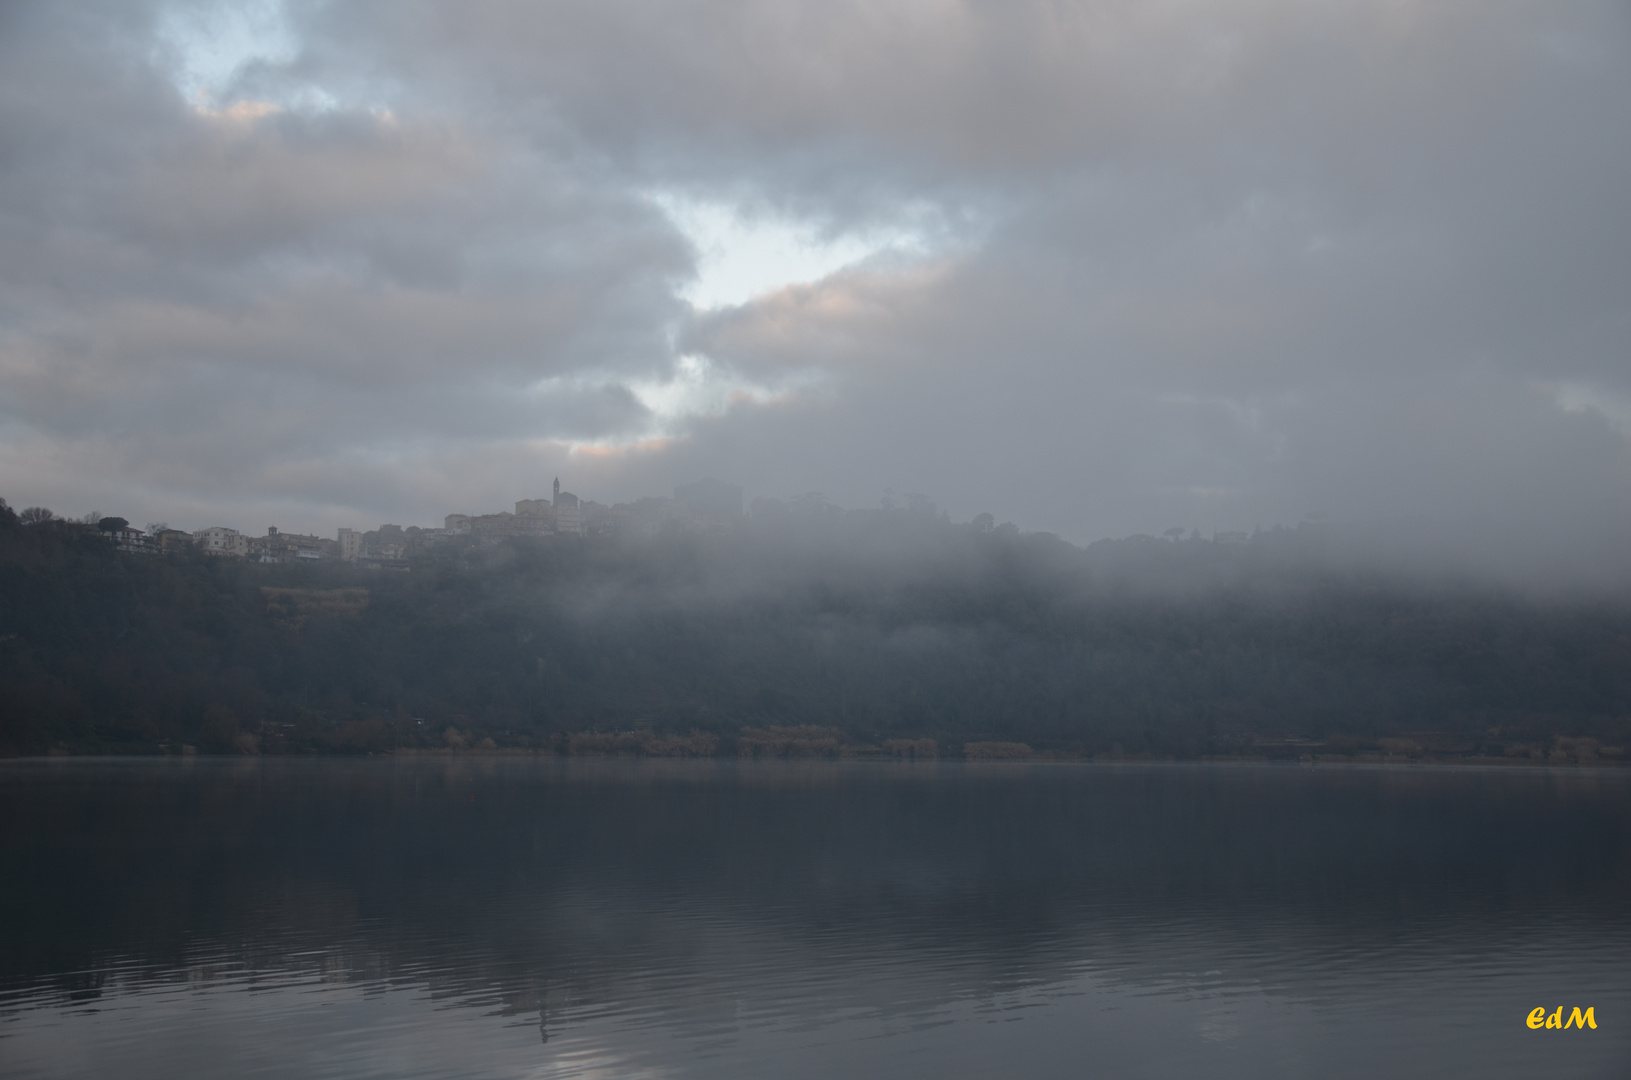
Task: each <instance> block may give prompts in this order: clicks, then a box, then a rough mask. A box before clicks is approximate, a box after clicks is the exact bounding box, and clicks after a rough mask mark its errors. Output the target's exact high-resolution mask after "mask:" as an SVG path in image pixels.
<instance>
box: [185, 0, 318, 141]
mask: <svg viewBox="0 0 1631 1080" xmlns="http://www.w3.org/2000/svg"><path fill="white" fill-rule="evenodd" d="M158 35H159V40H160V41H161V42H162V43H163V44H164V46H166V47H167V48H168V50H169V53H170V56H171V57H173V62H174V69H173V76H172V77H173V79H174V82H175V86H176V89H177V90H179V91H180V92H181V95H182V97H184V98H185V99H186V100H187V101H189V102H191V103H192V105H193V106H194V107H195V108H197V109H198V110H199V111H201V112H208V113H211V114H214V115H221V114H225V113H227V112H229V111H230V110H231V108H233V107H234V103H233V101H232V100H231V97H232V89H233V82H234V80H235V79H236V78H237V77H238V75H239V73H240V72H242V71H243V70H244V68H246V67H248V66H250V65H251V64H256V63H261V64H267V65H273V66H277V65H283V64H289V63H291V62H293V61H294V59H295V58H296V57H297V56H298V55H299V52H300V43H299V40H298V39H297V38H296V37H295V33H294V29H293V27H292V26H291V25H290V23H289V15H288V11H287V10H286V8H285V5H284V2H283V0H236V2H227V3H214V4H204V5H188V6H182V5H176V6H173V7H171V8H169V9H168V10H167V11H166V12H165V13H164V15H163V17H162V18H161V19H160V22H159V29H158ZM253 104H257V105H264V104H266V103H262V102H257V103H253ZM271 104H273V105H275V106H277V107H280V108H287V109H297V110H303V111H324V110H327V109H332V108H334V107H336V106H337V105H338V104H339V102H338V101H337V100H336V99H335V97H334V95H332V94H330V93H329V92H328V91H326V90H324V89H323V88H322V87H320V86H316V85H311V84H307V85H303V86H297V87H294V88H291V89H290V90H288V91H286V92H285V93H282V94H279V95H277V98H276V100H274V101H273V102H272V103H271Z"/></svg>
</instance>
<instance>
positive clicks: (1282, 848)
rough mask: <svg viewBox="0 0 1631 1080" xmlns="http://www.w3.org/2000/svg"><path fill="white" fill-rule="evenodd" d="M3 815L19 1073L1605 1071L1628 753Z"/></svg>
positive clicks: (339, 779)
mask: <svg viewBox="0 0 1631 1080" xmlns="http://www.w3.org/2000/svg"><path fill="white" fill-rule="evenodd" d="M0 829H3V835H0V1073H3V1074H4V1075H5V1076H8V1077H33V1076H42V1077H43V1076H120V1077H165V1078H174V1077H188V1076H234V1077H239V1076H266V1077H302V1078H307V1077H341V1076H344V1077H359V1076H381V1077H384V1076H390V1077H443V1076H446V1077H455V1076H456V1077H614V1076H615V1077H665V1076H697V1077H749V1076H751V1077H822V1078H831V1077H839V1076H843V1077H867V1076H875V1077H913V1076H921V1077H937V1078H939V1077H995V1076H1003V1077H1073V1078H1075V1077H1098V1076H1102V1077H1162V1078H1171V1077H1253V1078H1257V1077H1321V1078H1328V1077H1366V1078H1370V1077H1380V1076H1389V1077H1411V1076H1421V1077H1429V1076H1431V1077H1443V1076H1468V1077H1472V1076H1477V1077H1623V1076H1631V775H1627V774H1626V773H1617V772H1563V771H1558V772H1553V771H1477V770H1466V771H1451V770H1444V771H1439V770H1402V769H1401V770H1388V769H1327V768H1323V767H1320V768H1270V767H1261V768H1258V767H1228V766H1217V767H1203V766H1197V767H1182V766H1166V767H1163V766H1152V767H1130V766H1129V767H1117V766H1081V767H1074V766H1017V765H1015V766H997V765H994V766H988V767H983V768H982V767H975V766H963V765H952V764H942V765H938V766H936V765H932V764H930V765H927V766H925V765H922V764H919V765H914V766H890V765H881V764H867V763H859V764H845V763H819V764H803V765H800V764H736V763H716V762H678V763H662V762H615V761H607V762H574V763H560V762H551V761H545V762H533V761H518V760H504V759H463V760H451V759H448V760H440V761H386V760H367V761H254V762H228V761H207V760H206V761H197V760H195V761H192V762H190V763H181V762H138V763H95V762H24V763H13V764H10V765H6V766H4V767H0ZM1537 1005H1545V1006H1547V1008H1548V1009H1550V1008H1553V1007H1555V1006H1557V1005H1565V1006H1574V1005H1580V1006H1586V1005H1590V1006H1593V1007H1594V1009H1595V1016H1596V1018H1597V1023H1598V1025H1599V1026H1598V1029H1597V1030H1595V1031H1589V1030H1588V1031H1585V1032H1583V1033H1582V1032H1577V1031H1568V1032H1558V1031H1544V1030H1543V1031H1530V1030H1528V1029H1527V1028H1526V1027H1525V1025H1524V1017H1525V1015H1526V1014H1527V1013H1528V1012H1529V1010H1530V1009H1532V1008H1534V1007H1535V1006H1537ZM1567 1013H1568V1009H1567V1008H1566V1009H1565V1015H1567Z"/></svg>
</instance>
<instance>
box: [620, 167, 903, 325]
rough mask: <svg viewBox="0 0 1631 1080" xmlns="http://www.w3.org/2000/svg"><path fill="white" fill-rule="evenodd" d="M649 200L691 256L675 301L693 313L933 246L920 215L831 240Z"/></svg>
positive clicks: (712, 205) (681, 202)
mask: <svg viewBox="0 0 1631 1080" xmlns="http://www.w3.org/2000/svg"><path fill="white" fill-rule="evenodd" d="M652 201H653V202H655V203H656V204H657V205H658V206H659V207H660V208H661V209H662V211H663V213H665V214H667V215H668V218H669V220H670V221H672V222H673V223H674V227H675V228H677V229H679V230H680V232H682V233H683V234H685V237H686V239H687V240H689V241H691V243H692V245H693V246H695V248H696V250H697V274H696V277H695V278H694V279H692V280H691V281H690V282H689V283H688V284H687V285H686V286H685V287H684V288H682V289H681V290H680V296H681V298H682V299H684V300H686V301H688V302H689V303H690V304H691V306H692V307H694V308H696V309H698V310H699V311H707V310H710V309H714V308H722V307H734V306H735V305H737V304H742V303H746V302H747V301H749V300H751V299H753V298H754V297H756V296H763V295H765V294H766V293H771V292H775V291H776V290H777V289H782V288H786V287H787V286H789V285H798V284H803V283H805V282H810V281H819V280H821V279H822V278H824V277H826V276H827V275H829V274H832V273H835V272H836V271H839V270H842V269H844V268H845V267H849V266H854V265H856V264H857V263H860V262H864V261H865V260H867V259H870V258H873V257H875V256H879V255H884V254H898V255H905V256H908V257H922V256H925V255H928V254H929V253H930V248H931V246H932V245H931V242H930V239H931V236H930V230H927V229H925V228H924V227H923V225H922V223H921V222H920V221H919V220H916V219H922V218H925V217H926V216H927V215H926V213H925V212H924V211H923V210H922V209H918V210H917V211H916V212H914V213H911V214H909V215H908V217H909V218H910V219H913V220H910V221H909V222H908V223H906V224H901V225H895V226H886V227H874V228H870V229H866V230H861V231H853V232H841V233H836V234H834V233H831V232H830V231H828V230H824V229H821V228H820V227H818V226H817V225H815V224H813V223H811V222H808V221H800V220H798V219H795V218H789V217H782V216H777V215H772V214H768V213H755V214H751V215H749V214H744V213H743V212H742V211H741V210H740V209H738V208H737V207H734V206H731V205H730V204H727V203H720V202H702V201H697V200H694V199H687V198H682V197H679V196H675V195H668V194H658V195H654V196H652Z"/></svg>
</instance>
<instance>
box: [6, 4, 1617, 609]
mask: <svg viewBox="0 0 1631 1080" xmlns="http://www.w3.org/2000/svg"><path fill="white" fill-rule="evenodd" d="M1628 60H1631V16H1628V14H1627V10H1626V8H1625V6H1624V5H1623V4H1619V3H1614V2H1610V0H1603V2H1584V3H1578V4H1569V5H1541V4H1529V5H1489V4H1484V3H1474V2H1470V0H1468V2H1459V0H1456V2H1448V3H1442V2H1441V3H1434V4H1425V3H1414V2H1408V0H1407V2H1400V3H1393V4H1388V5H1376V4H1368V3H1357V2H1338V3H1332V4H1325V5H1318V6H1309V5H1307V4H1303V3H1293V2H1290V0H1241V2H1236V3H1230V4H1222V3H1206V2H1186V3H1178V4H1168V5H1131V4H1112V3H1095V4H1080V5H1066V6H1060V5H1054V4H1044V3H1034V4H1033V3H1003V4H982V3H952V2H936V0H929V2H920V3H899V4H883V5H880V4H843V3H839V4H830V3H829V4H822V5H796V4H791V3H780V2H760V3H749V4H717V3H705V2H683V3H675V4H669V5H664V6H662V7H661V8H660V9H653V8H652V7H651V6H649V5H635V4H628V3H621V2H607V0H596V2H594V3H566V4H555V5H549V6H548V7H543V8H540V7H538V6H536V5H530V4H510V3H493V4H484V5H481V6H480V7H479V8H472V7H471V6H470V5H453V4H433V3H414V4H403V3H391V4H347V5H329V4H323V3H315V2H311V3H308V2H295V0H290V2H284V3H279V2H275V0H267V2H258V3H244V4H208V3H204V4H192V3H175V4H144V3H130V2H120V3H117V4H97V3H89V2H87V3H79V4H74V5H50V4H43V3H41V4H31V3H14V4H7V5H5V7H4V9H3V10H0V492H4V494H5V496H6V498H7V499H8V500H9V502H10V503H11V504H12V505H13V506H15V507H24V506H28V505H33V504H39V505H48V506H52V507H54V508H56V509H58V510H59V511H61V512H70V513H74V514H80V513H84V512H86V511H88V510H91V509H100V510H103V511H105V512H108V513H118V514H122V515H125V516H128V517H130V518H131V519H132V520H144V521H145V520H157V519H166V520H169V521H171V522H172V523H174V524H178V525H182V526H184V527H188V528H196V527H202V526H207V525H216V524H225V525H232V526H235V527H238V528H241V529H244V530H246V531H254V532H256V533H258V532H260V531H262V530H263V529H264V527H265V525H266V524H268V523H274V522H275V523H278V524H279V525H280V526H281V527H283V528H284V529H285V530H289V531H303V532H324V533H327V534H329V535H332V533H331V532H330V530H332V529H334V528H336V527H340V526H348V527H355V528H371V527H373V526H374V525H375V524H377V523H378V522H382V521H398V522H403V523H420V524H425V525H430V524H436V523H439V522H440V520H441V518H442V516H443V515H445V514H447V513H450V512H455V511H458V512H477V513H479V512H485V511H491V510H498V509H503V508H507V507H508V506H509V505H510V504H511V503H513V502H514V501H515V500H516V499H521V498H533V497H536V496H538V495H539V494H541V493H542V492H544V491H545V490H547V487H548V483H549V479H550V478H551V477H553V476H554V475H557V474H560V475H563V476H565V477H567V478H568V479H569V486H570V487H571V488H572V489H573V490H575V491H577V492H578V493H579V494H581V495H583V496H584V497H585V498H593V499H597V500H599V501H601V502H603V503H607V504H611V503H615V502H618V501H627V500H631V499H634V498H636V497H639V496H642V495H648V494H663V493H666V492H667V491H668V490H670V489H671V488H672V486H673V485H674V484H676V483H681V482H687V481H690V480H693V479H696V478H697V477H700V476H705V475H713V476H719V477H722V478H726V479H729V480H731V481H733V482H736V483H740V484H742V485H744V486H745V487H746V488H747V490H748V494H749V498H750V499H751V498H752V497H754V496H774V497H780V498H784V499H785V498H788V497H791V496H797V495H800V494H802V493H804V492H811V491H820V492H824V493H826V495H827V496H828V497H829V498H830V499H831V500H832V501H834V502H835V503H837V504H840V505H843V506H848V507H854V508H865V507H873V506H876V505H878V502H879V499H880V498H881V497H882V496H883V494H884V493H885V492H887V491H895V492H926V493H928V494H929V495H930V496H932V497H933V498H934V499H935V500H936V501H937V502H938V503H939V504H940V505H941V506H943V507H944V508H945V510H946V511H947V513H948V514H949V515H950V517H951V519H953V520H955V521H959V522H965V521H969V520H970V519H972V518H973V517H974V516H975V515H976V514H979V513H981V512H990V513H991V514H993V515H994V516H995V518H996V520H997V521H999V522H1000V521H1012V522H1014V523H1016V524H1017V525H1018V526H1019V527H1020V528H1021V529H1023V530H1026V531H1045V532H1051V533H1054V534H1057V535H1058V536H1060V537H1062V538H1063V539H1064V540H1066V541H1069V542H1071V543H1075V544H1083V545H1085V544H1088V543H1090V542H1092V541H1096V540H1099V539H1101V538H1104V537H1126V536H1129V535H1131V534H1137V533H1148V534H1152V535H1159V534H1161V533H1163V532H1164V531H1165V530H1167V529H1169V528H1175V527H1177V528H1183V529H1184V530H1185V531H1186V533H1187V532H1188V531H1189V530H1199V531H1200V532H1201V534H1202V535H1203V536H1206V537H1208V538H1210V537H1211V535H1212V534H1213V533H1214V532H1215V531H1217V530H1246V531H1251V530H1253V529H1257V528H1262V529H1271V528H1273V527H1274V526H1276V525H1280V526H1285V527H1288V528H1295V527H1297V526H1298V525H1299V524H1301V523H1303V522H1305V521H1310V522H1312V521H1319V522H1321V523H1323V524H1324V525H1326V527H1328V528H1332V529H1338V530H1339V531H1341V533H1342V535H1345V536H1348V537H1359V536H1366V537H1370V538H1371V539H1370V540H1367V541H1366V543H1365V545H1361V546H1363V547H1364V550H1365V551H1367V552H1373V553H1374V552H1376V551H1383V552H1385V553H1386V559H1388V560H1392V561H1393V562H1394V563H1398V564H1401V565H1408V566H1410V567H1412V568H1414V569H1415V570H1418V571H1419V570H1421V569H1424V568H1445V569H1449V570H1451V571H1454V572H1457V573H1461V572H1469V571H1470V572H1476V573H1478V574H1485V575H1489V576H1493V577H1496V578H1500V579H1502V580H1508V581H1557V580H1566V581H1567V582H1569V583H1572V585H1574V586H1596V585H1598V584H1601V583H1603V582H1612V581H1623V580H1624V579H1625V573H1626V560H1627V558H1628V555H1627V553H1628V552H1631V365H1627V364H1626V362H1625V358H1626V356H1627V355H1628V346H1631V308H1628V304H1627V299H1626V298H1627V297H1628V296H1631V215H1627V214H1626V213H1625V211H1624V193H1625V192H1626V191H1627V190H1631V141H1627V140H1626V139H1625V138H1624V137H1623V130H1624V116H1623V114H1624V107H1623V103H1624V102H1625V101H1627V100H1631V63H1628V62H1627V61H1628ZM1345 542H1346V541H1345ZM1367 557H1369V556H1367Z"/></svg>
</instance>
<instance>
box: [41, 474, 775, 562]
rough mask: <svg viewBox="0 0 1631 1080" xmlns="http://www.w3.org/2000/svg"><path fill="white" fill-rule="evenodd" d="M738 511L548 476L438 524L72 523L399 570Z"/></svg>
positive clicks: (130, 546)
mask: <svg viewBox="0 0 1631 1080" xmlns="http://www.w3.org/2000/svg"><path fill="white" fill-rule="evenodd" d="M763 501H764V500H756V503H762V502H763ZM52 516H53V515H52V514H51V512H50V511H49V510H45V509H42V508H40V507H32V508H30V509H27V510H24V511H23V512H22V520H23V521H24V522H25V523H32V522H37V521H40V520H49V519H50V518H51V517H52ZM741 517H742V489H741V487H739V486H737V485H735V484H727V483H723V482H721V481H718V480H714V479H711V478H709V479H703V480H698V481H697V482H695V483H691V484H681V485H680V486H678V487H676V488H675V489H674V495H673V497H672V498H661V497H654V496H648V497H645V498H641V499H636V500H635V501H634V502H630V503H617V504H615V505H611V506H608V505H606V504H604V503H598V502H594V501H592V500H588V499H580V498H579V497H578V496H577V495H574V494H573V493H572V492H570V491H562V490H561V481H560V479H559V478H556V480H555V482H554V485H553V489H552V491H551V492H550V495H549V497H548V498H536V499H521V500H519V501H517V502H516V504H515V510H514V511H513V512H511V511H507V510H506V511H500V512H498V513H493V514H448V515H447V516H446V518H444V519H443V522H442V526H441V527H440V528H435V527H430V528H426V527H422V526H419V525H409V526H407V527H403V526H401V525H393V524H384V525H380V526H379V527H378V528H375V529H369V530H367V531H366V532H364V531H361V530H357V529H348V528H342V529H339V530H337V532H336V535H335V536H334V538H333V539H329V538H328V537H323V536H314V535H309V534H303V533H291V532H283V531H281V530H280V529H279V528H278V527H277V526H275V525H273V526H269V527H268V528H267V530H266V535H264V536H252V535H250V534H248V533H244V532H240V531H239V530H237V529H232V528H228V527H226V526H224V525H216V526H210V527H208V528H203V529H199V530H197V531H196V532H190V533H189V532H186V531H184V530H181V529H172V528H170V527H169V526H168V525H166V524H164V523H156V524H153V525H149V526H148V527H147V528H145V529H143V528H138V527H136V526H134V525H132V524H131V523H130V522H129V521H128V520H127V519H125V518H122V517H103V516H101V515H99V514H90V515H87V516H86V518H85V519H84V520H83V521H81V522H78V523H77V524H82V525H85V526H92V525H94V526H95V527H96V528H97V529H98V530H99V531H100V532H101V533H103V534H105V535H106V536H107V537H108V539H110V540H111V541H112V542H113V543H114V545H115V546H116V547H117V548H118V550H120V551H125V552H130V553H133V554H155V555H156V554H160V553H167V552H178V551H185V550H188V549H196V550H197V551H199V552H202V553H203V554H205V555H210V556H217V557H222V558H236V559H247V560H249V561H251V562H259V563H295V562H320V561H343V562H347V563H352V564H355V565H357V566H360V567H364V568H371V569H380V570H406V569H408V567H409V566H410V560H411V559H412V558H413V557H414V556H416V555H421V554H424V553H426V552H428V551H430V550H432V549H434V548H436V547H438V546H440V545H443V544H445V543H447V542H448V541H450V540H454V539H455V538H459V537H468V538H471V539H472V540H473V541H474V542H475V543H477V544H479V545H496V544H499V543H502V542H504V541H506V540H510V539H517V538H537V537H554V536H559V537H580V538H589V539H612V538H618V537H634V536H655V535H658V534H659V533H663V532H677V533H697V534H717V533H722V532H725V531H727V530H728V529H729V528H730V525H731V522H733V521H736V520H739V519H740V518H741Z"/></svg>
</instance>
